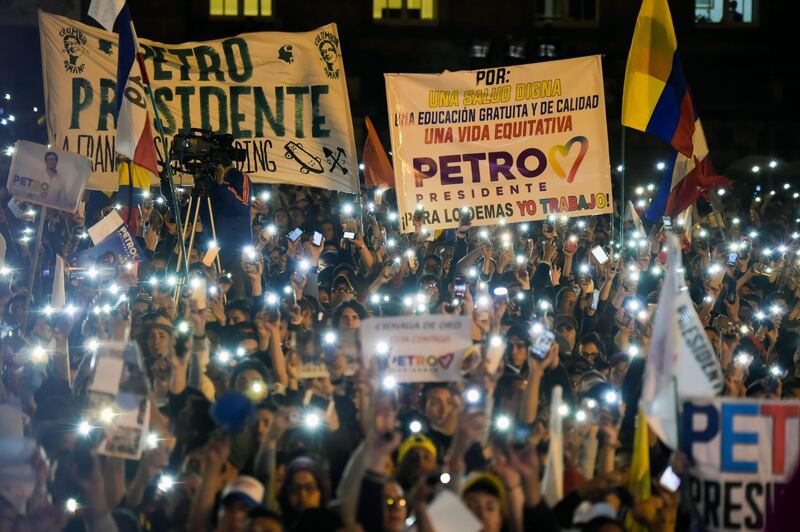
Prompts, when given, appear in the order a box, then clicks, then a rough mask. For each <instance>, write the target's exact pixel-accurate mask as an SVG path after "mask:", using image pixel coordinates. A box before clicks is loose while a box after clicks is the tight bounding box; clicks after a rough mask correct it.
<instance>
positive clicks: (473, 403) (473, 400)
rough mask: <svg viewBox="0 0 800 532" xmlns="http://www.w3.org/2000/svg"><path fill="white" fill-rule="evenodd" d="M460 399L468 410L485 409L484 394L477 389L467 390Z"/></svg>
mask: <svg viewBox="0 0 800 532" xmlns="http://www.w3.org/2000/svg"><path fill="white" fill-rule="evenodd" d="M462 398H463V402H464V404H465V405H466V406H467V409H468V410H485V409H486V393H485V392H483V391H481V390H479V389H477V388H467V389H466V390H464V393H463V397H462Z"/></svg>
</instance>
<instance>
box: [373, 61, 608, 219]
mask: <svg viewBox="0 0 800 532" xmlns="http://www.w3.org/2000/svg"><path fill="white" fill-rule="evenodd" d="M385 79H386V95H387V100H388V106H389V122H390V128H391V137H392V150H393V152H392V154H393V158H394V171H395V182H396V183H397V197H398V203H399V208H400V214H401V227H402V230H403V231H405V232H408V231H412V230H413V228H414V227H413V224H412V217H413V214H414V211H415V209H417V208H418V206H419V207H422V208H423V209H424V221H423V224H424V225H425V226H426V227H427V228H428V229H431V230H435V229H446V228H452V227H456V226H457V225H458V220H459V216H460V213H461V209H462V208H469V210H470V211H471V214H472V219H473V224H474V225H492V224H496V223H497V222H498V221H499V220H500V219H504V220H505V221H508V222H519V221H523V220H541V219H544V218H545V217H547V216H548V215H549V214H557V215H559V216H561V215H567V216H586V215H593V214H603V213H609V212H611V169H610V162H609V156H608V132H607V129H606V109H605V100H604V98H603V73H602V68H601V64H600V56H591V57H581V58H577V59H566V60H561V61H550V62H546V63H537V64H533V65H520V66H509V67H501V68H494V69H488V70H473V71H460V72H444V73H442V74H386V75H385Z"/></svg>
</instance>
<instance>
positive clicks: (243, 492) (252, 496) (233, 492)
mask: <svg viewBox="0 0 800 532" xmlns="http://www.w3.org/2000/svg"><path fill="white" fill-rule="evenodd" d="M229 497H238V498H240V499H243V500H244V501H245V502H247V505H248V506H260V505H261V502H262V501H263V500H264V485H263V484H262V483H261V482H259V481H258V480H257V479H255V478H253V477H251V476H248V475H242V476H240V477H237V478H236V479H235V480H233V481H232V482H230V483H228V485H227V486H225V489H224V490H222V500H223V501H225V500H226V499H228V498H229Z"/></svg>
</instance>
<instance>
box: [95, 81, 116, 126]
mask: <svg viewBox="0 0 800 532" xmlns="http://www.w3.org/2000/svg"><path fill="white" fill-rule="evenodd" d="M116 95H117V82H116V80H113V79H108V78H100V109H99V111H98V114H97V131H108V117H109V116H111V123H112V124H113V125H114V127H115V128H116V127H117V97H116Z"/></svg>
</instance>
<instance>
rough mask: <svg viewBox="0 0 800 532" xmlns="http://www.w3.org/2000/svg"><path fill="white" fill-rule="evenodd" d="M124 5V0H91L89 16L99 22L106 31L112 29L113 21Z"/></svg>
mask: <svg viewBox="0 0 800 532" xmlns="http://www.w3.org/2000/svg"><path fill="white" fill-rule="evenodd" d="M124 6H125V0H92V3H91V4H90V5H89V16H90V17H92V18H93V19H95V20H96V21H97V22H99V23H100V25H101V26H103V27H104V28H105V29H106V30H107V31H111V32H113V31H114V22H116V20H117V16H119V12H120V11H122V8H123V7H124Z"/></svg>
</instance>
